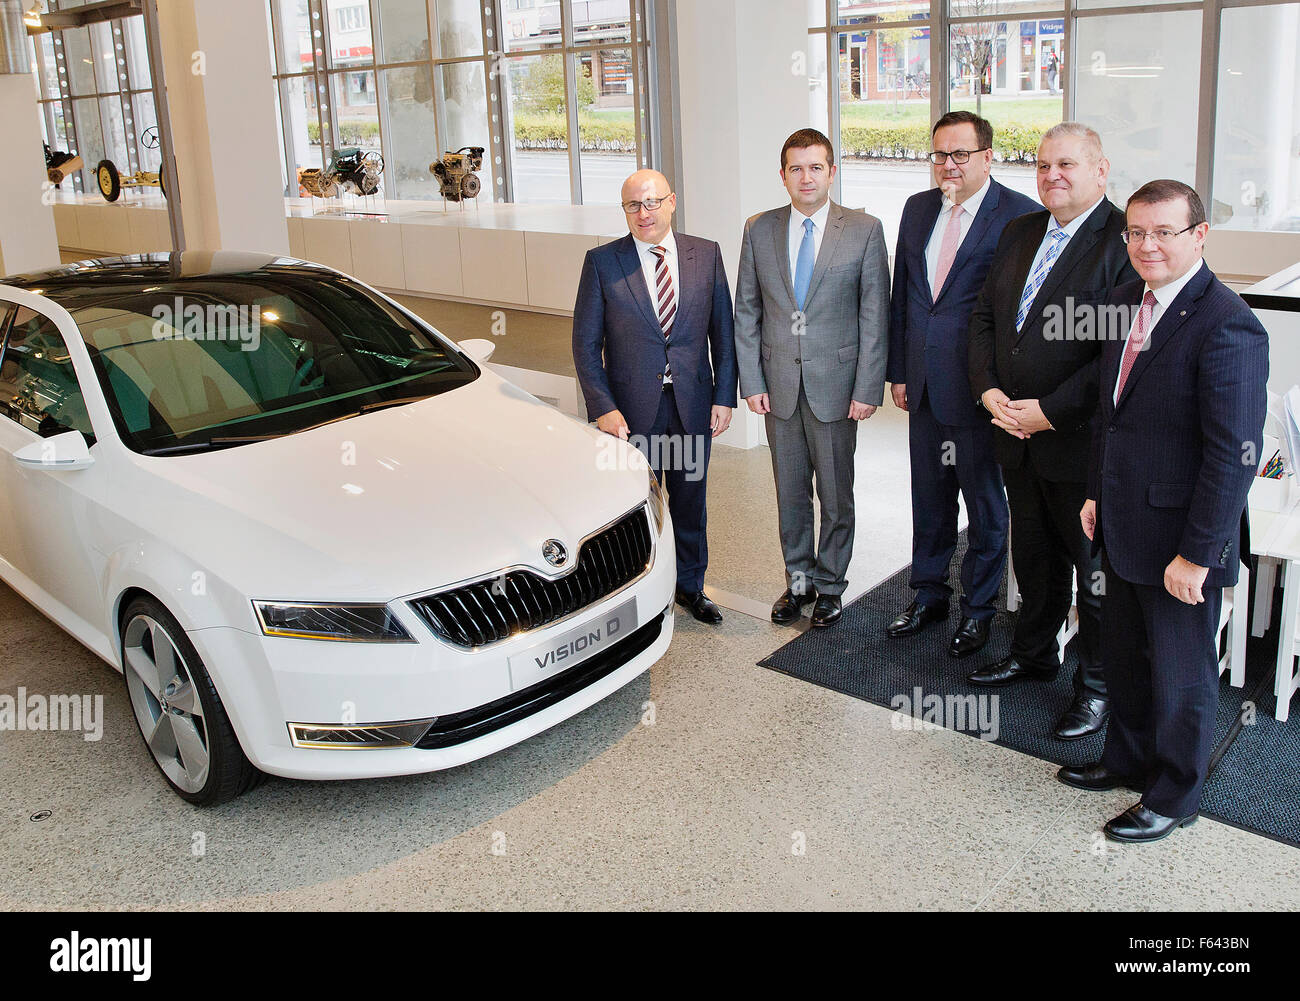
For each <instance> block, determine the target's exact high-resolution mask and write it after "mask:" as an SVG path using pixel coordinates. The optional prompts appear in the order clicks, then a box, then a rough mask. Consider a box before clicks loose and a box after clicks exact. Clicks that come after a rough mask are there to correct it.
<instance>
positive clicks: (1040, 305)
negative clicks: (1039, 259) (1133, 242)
mask: <svg viewBox="0 0 1300 1001" xmlns="http://www.w3.org/2000/svg"><path fill="white" fill-rule="evenodd" d="M1050 219H1051V213H1049V212H1048V211H1047V210H1046V209H1043V210H1041V211H1039V212H1034V213H1031V214H1030V215H1025V216H1021V217H1020V218H1019V219H1016V220H1014V221H1012V222H1010V223H1008V224H1007V227H1006V229H1004V230H1003V231H1002V239H1001V240H999V241H998V249H997V251H996V252H995V253H994V255H993V264H992V266H991V268H990V269H989V275H988V278H987V279H986V280H985V282H984V288H983V289H982V290H981V291H980V297H979V301H978V302H977V303H976V306H975V312H974V313H973V314H972V315H971V321H970V356H969V361H970V386H971V391H972V392H973V393H974V396H975V399H976V400H978V399H979V398H980V397H981V396H983V395H984V393H986V392H987V391H988V390H990V389H995V388H996V389H1001V390H1002V391H1003V392H1004V393H1006V394H1007V395H1008V396H1010V397H1011V398H1012V399H1013V400H1035V399H1036V400H1038V401H1039V403H1040V405H1041V406H1042V408H1043V413H1044V414H1045V415H1046V416H1047V419H1048V420H1049V421H1051V423H1052V427H1053V428H1055V430H1052V431H1040V432H1039V433H1037V434H1035V435H1033V436H1032V437H1030V438H1029V439H1027V440H1026V439H1021V438H1016V437H1014V436H1013V435H1010V434H1007V433H1006V432H1004V431H1001V430H998V431H996V433H995V434H994V436H993V441H994V446H993V447H994V450H995V453H996V455H997V458H998V462H1000V463H1001V464H1002V466H1003V467H1005V468H1012V469H1014V468H1019V467H1020V466H1021V465H1023V464H1024V463H1025V461H1026V459H1029V460H1030V461H1032V463H1033V466H1034V469H1035V470H1036V471H1037V472H1038V474H1039V475H1040V476H1042V477H1043V478H1044V479H1047V480H1050V481H1053V482H1060V483H1083V482H1085V481H1086V480H1087V478H1088V453H1089V448H1090V445H1091V427H1090V425H1091V421H1092V418H1093V415H1094V414H1095V413H1096V411H1097V378H1098V375H1097V363H1098V359H1099V358H1100V356H1101V343H1100V342H1099V341H1098V340H1097V339H1096V337H1095V335H1094V334H1092V333H1090V331H1091V326H1089V327H1088V328H1087V329H1086V330H1085V329H1084V327H1083V326H1082V321H1081V322H1080V323H1079V324H1077V325H1076V324H1075V323H1074V322H1073V321H1074V320H1075V319H1076V317H1077V316H1080V315H1082V316H1087V315H1090V314H1091V313H1092V312H1094V311H1095V310H1096V307H1098V306H1100V305H1102V304H1103V303H1105V302H1106V300H1107V298H1108V297H1109V296H1110V293H1111V290H1112V289H1114V288H1115V286H1116V285H1119V284H1121V283H1123V282H1126V281H1132V280H1133V279H1135V278H1137V272H1136V271H1134V270H1133V265H1131V264H1130V263H1129V260H1128V248H1126V247H1125V246H1124V241H1123V239H1122V238H1121V237H1120V233H1121V232H1123V230H1124V225H1125V223H1124V213H1123V212H1121V211H1120V210H1119V209H1117V208H1116V207H1115V206H1114V205H1113V204H1111V202H1110V200H1109V199H1102V201H1101V204H1100V205H1098V206H1097V207H1096V208H1095V209H1093V211H1092V214H1091V215H1089V216H1088V218H1087V219H1085V220H1084V222H1083V225H1082V226H1081V227H1080V228H1079V231H1078V232H1077V233H1075V234H1074V236H1073V237H1071V238H1070V242H1069V243H1067V244H1066V245H1065V249H1064V250H1062V251H1061V254H1060V256H1059V257H1058V258H1057V259H1056V263H1055V265H1054V266H1053V267H1052V270H1051V272H1049V273H1048V276H1047V281H1045V282H1044V283H1043V285H1042V287H1041V288H1040V289H1039V290H1038V295H1037V296H1036V297H1035V298H1034V302H1033V304H1032V305H1031V306H1030V309H1029V316H1028V318H1027V319H1026V320H1025V325H1024V327H1023V328H1022V329H1021V330H1020V331H1019V332H1018V333H1017V331H1016V313H1017V311H1018V310H1019V309H1020V295H1021V293H1022V292H1023V291H1024V288H1025V283H1026V281H1027V280H1028V278H1029V270H1030V268H1031V267H1032V266H1033V263H1034V255H1035V254H1036V253H1037V252H1038V247H1039V244H1041V243H1042V242H1043V237H1044V235H1046V233H1047V226H1048V222H1049V220H1050ZM1080 306H1083V307H1086V308H1085V310H1084V311H1083V313H1082V314H1076V312H1075V310H1076V309H1077V308H1078V307H1080Z"/></svg>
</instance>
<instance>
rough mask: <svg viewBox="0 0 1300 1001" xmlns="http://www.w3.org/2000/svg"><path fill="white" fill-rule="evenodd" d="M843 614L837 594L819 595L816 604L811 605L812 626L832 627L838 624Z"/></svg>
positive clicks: (841, 604)
mask: <svg viewBox="0 0 1300 1001" xmlns="http://www.w3.org/2000/svg"><path fill="white" fill-rule="evenodd" d="M843 612H844V605H843V603H842V602H841V601H840V596H839V595H838V594H819V595H817V604H815V605H813V614H812V624H813V625H814V626H833V625H834V624H835V623H837V622H839V620H840V615H841V614H843Z"/></svg>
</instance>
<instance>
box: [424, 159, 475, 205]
mask: <svg viewBox="0 0 1300 1001" xmlns="http://www.w3.org/2000/svg"><path fill="white" fill-rule="evenodd" d="M482 169H483V147H482V146H462V147H461V148H460V149H458V150H456V152H455V153H444V154H442V159H441V160H435V161H434V162H433V163H431V164H429V173H431V174H433V175H434V176H435V177H437V178H438V184H439V186H440V187H441V189H442V197H443V198H445V199H447V200H448V201H451V202H459V201H462V200H464V201H468V200H469V199H471V198H477V197H478V193H479V192H480V191H481V190H483V182H482V181H480V180H479V179H478V177H477V176H476V175H475V171H478V170H482Z"/></svg>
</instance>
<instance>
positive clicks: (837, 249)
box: [735, 129, 889, 626]
mask: <svg viewBox="0 0 1300 1001" xmlns="http://www.w3.org/2000/svg"><path fill="white" fill-rule="evenodd" d="M834 179H835V153H834V151H833V150H832V149H831V143H830V140H829V139H827V138H826V136H824V135H822V133H820V132H818V131H817V130H816V129H801V130H800V131H798V132H796V133H795V134H794V135H792V136H791V137H790V138H789V139H787V140H786V143H785V146H784V148H782V150H781V180H782V181H783V182H784V184H785V186H786V190H787V191H789V192H790V200H791V204H790V205H785V206H782V207H781V208H779V209H772V210H771V211H770V212H763V213H761V214H759V215H756V216H754V217H753V218H752V219H750V220H749V221H748V222H747V223H745V236H744V243H743V245H742V248H741V253H740V277H739V279H738V281H737V285H736V323H735V328H736V360H737V362H738V364H739V367H740V390H741V395H742V396H744V397H745V402H746V403H747V404H749V409H750V410H752V411H753V412H754V413H756V414H761V415H763V416H765V417H766V419H767V441H768V445H769V446H770V448H771V451H772V471H773V473H774V475H775V477H776V497H777V505H778V509H779V512H780V526H781V551H782V553H783V554H784V556H785V572H786V590H785V593H784V594H782V595H781V597H780V598H778V599H777V601H776V604H775V605H773V606H772V621H773V622H776V623H778V624H780V625H788V624H790V623H792V622H795V621H796V620H797V619H798V618H799V616H800V615H801V614H802V610H803V607H804V606H805V605H807V604H809V603H810V602H813V601H815V602H816V604H815V605H814V606H813V616H812V624H813V625H814V626H829V625H831V624H832V623H834V622H835V621H837V620H838V619H839V617H840V613H841V611H842V609H841V597H840V596H841V595H842V594H843V593H844V589H845V587H846V586H847V582H846V580H845V572H846V571H847V569H848V565H849V558H850V557H851V556H852V554H853V453H854V451H855V449H856V447H857V440H858V422H859V421H863V420H866V419H867V418H868V417H870V416H871V415H872V414H873V413H875V412H876V407H878V406H880V404H881V403H882V402H883V401H884V397H885V362H886V360H887V358H888V354H889V260H888V255H887V253H886V251H885V235H884V230H883V229H882V228H881V225H880V220H879V219H877V218H875V217H874V216H869V215H867V214H866V213H864V212H855V211H851V210H848V209H845V208H843V207H842V206H839V205H836V204H835V203H834V202H832V201H831V200H830V186H831V182H832V181H833V180H834ZM814 476H816V480H817V496H818V500H819V501H820V504H821V533H820V536H819V538H818V540H817V545H816V548H814V545H813V509H812V498H813V477H814Z"/></svg>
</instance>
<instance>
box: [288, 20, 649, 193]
mask: <svg viewBox="0 0 1300 1001" xmlns="http://www.w3.org/2000/svg"><path fill="white" fill-rule="evenodd" d="M651 2H652V0H503V2H501V3H499V4H495V5H494V4H490V3H482V4H481V3H479V2H478V0H368V2H366V3H358V0H269V4H268V11H269V15H270V27H271V34H272V37H273V39H274V41H273V44H272V50H273V52H274V53H275V65H274V70H275V89H276V92H277V98H278V107H279V110H280V115H281V125H280V128H281V137H282V139H283V150H282V156H283V163H284V164H285V167H286V169H285V171H284V175H285V181H286V185H285V190H286V194H290V195H297V194H299V189H298V185H297V183H296V177H297V174H298V172H299V170H301V169H303V168H306V167H323V166H325V165H326V164H327V162H328V160H329V159H330V157H331V155H332V153H333V151H334V150H335V149H337V148H339V147H353V146H354V147H358V148H360V149H361V150H362V151H363V152H371V151H374V152H377V153H379V154H380V155H382V156H383V158H384V164H385V170H384V175H383V187H382V188H381V190H380V194H381V195H384V196H386V197H389V198H418V199H437V198H438V197H439V191H438V184H437V181H436V178H435V177H434V176H433V175H432V174H431V173H430V172H429V164H430V163H431V162H433V161H434V160H436V159H438V158H439V157H440V156H441V155H442V154H443V153H445V152H453V151H456V150H459V149H461V148H462V147H465V146H482V147H484V149H485V150H486V152H485V154H484V169H483V172H482V180H483V186H484V192H483V194H482V195H481V196H480V197H483V198H490V199H491V200H493V201H511V202H542V203H546V202H549V203H561V204H570V203H572V204H581V203H598V204H607V203H615V202H617V201H618V200H619V186H620V185H621V183H622V179H623V178H624V177H626V176H627V175H628V174H630V173H632V171H634V170H636V169H637V168H638V167H641V166H646V165H648V164H650V163H651V162H652V161H653V156H654V151H653V150H652V149H651V148H650V142H649V133H650V130H649V128H648V127H647V123H648V121H649V118H650V114H651V109H650V106H649V103H648V94H649V86H648V83H649V73H650V67H649V65H648V63H649V60H648V53H649V51H650V40H649V38H648V37H647V30H648V25H649V24H650V20H649V18H648V13H649V11H648V5H649V4H650V3H651Z"/></svg>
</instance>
